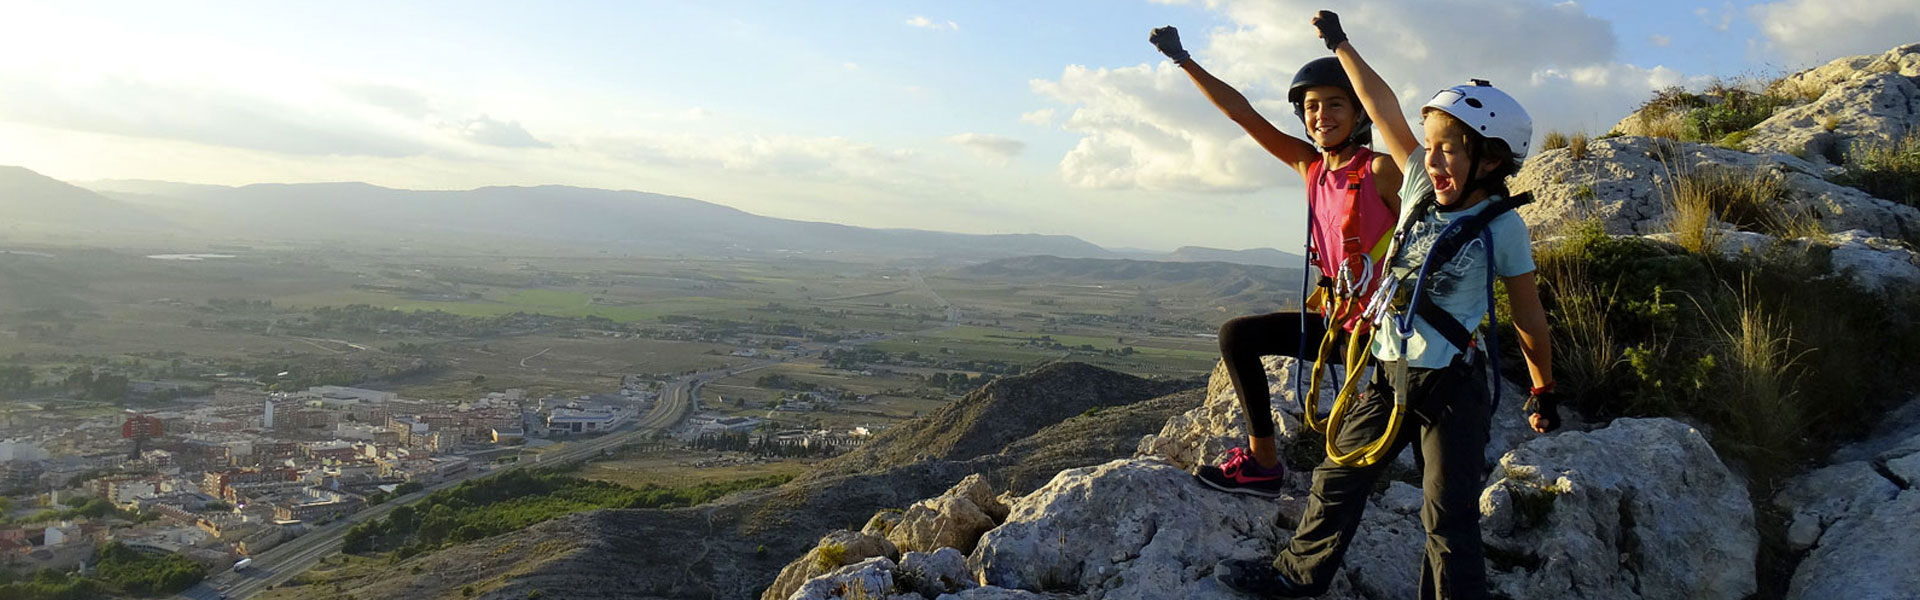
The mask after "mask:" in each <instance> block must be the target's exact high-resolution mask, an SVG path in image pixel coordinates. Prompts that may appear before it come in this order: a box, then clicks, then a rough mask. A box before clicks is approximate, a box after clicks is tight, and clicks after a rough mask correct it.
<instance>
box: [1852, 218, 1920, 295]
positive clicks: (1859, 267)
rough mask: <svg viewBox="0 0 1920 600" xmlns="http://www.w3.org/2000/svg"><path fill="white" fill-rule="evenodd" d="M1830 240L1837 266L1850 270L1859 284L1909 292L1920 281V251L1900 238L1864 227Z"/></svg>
mask: <svg viewBox="0 0 1920 600" xmlns="http://www.w3.org/2000/svg"><path fill="white" fill-rule="evenodd" d="M1830 242H1831V243H1832V244H1833V268H1834V270H1835V271H1839V272H1842V273H1846V274H1847V276H1848V277H1849V278H1851V279H1852V281H1853V283H1854V285H1855V286H1856V287H1859V288H1861V289H1865V290H1869V291H1874V292H1889V291H1896V292H1895V293H1909V292H1910V291H1911V290H1912V289H1913V286H1915V285H1920V254H1916V253H1915V252H1914V251H1912V250H1908V249H1907V248H1906V246H1903V245H1901V244H1900V243H1899V242H1896V241H1894V240H1889V239H1886V238H1880V237H1873V236H1872V235H1869V234H1868V233H1867V232H1865V231H1860V230H1853V231H1845V232H1841V233H1838V234H1835V235H1833V236H1831V240H1830Z"/></svg>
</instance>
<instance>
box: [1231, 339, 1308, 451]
mask: <svg viewBox="0 0 1920 600" xmlns="http://www.w3.org/2000/svg"><path fill="white" fill-rule="evenodd" d="M1302 319H1305V321H1306V333H1305V335H1304V336H1303V335H1302V334H1301V320H1302ZM1326 334H1327V326H1326V320H1325V319H1323V318H1321V317H1320V315H1302V314H1300V313H1294V312H1282V313H1271V314H1265V315H1254V316H1251V317H1239V318H1236V319H1233V320H1231V321H1227V323H1226V324H1225V325H1221V326H1220V357H1221V358H1223V359H1225V362H1226V363H1227V377H1229V378H1231V379H1232V380H1233V392H1234V394H1236V395H1238V396H1240V408H1241V409H1242V411H1244V412H1245V413H1246V414H1247V429H1248V430H1249V432H1250V433H1252V434H1253V436H1254V437H1273V413H1272V410H1273V395H1272V394H1271V393H1269V392H1268V391H1267V370H1266V367H1264V366H1262V365H1261V364H1260V357H1262V356H1291V357H1294V358H1298V359H1302V360H1307V361H1311V360H1313V356H1314V353H1315V352H1318V351H1319V349H1320V338H1321V336H1324V335H1326ZM1303 338H1304V340H1305V341H1306V344H1305V345H1304V346H1303V345H1302V344H1301V341H1302V339H1303ZM1303 349H1304V350H1305V351H1304V352H1302V350H1303Z"/></svg>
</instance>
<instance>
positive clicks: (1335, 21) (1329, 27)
mask: <svg viewBox="0 0 1920 600" xmlns="http://www.w3.org/2000/svg"><path fill="white" fill-rule="evenodd" d="M1313 28H1314V29H1318V30H1320V39H1323V40H1326V41H1327V49H1328V50H1333V49H1336V48H1339V47H1340V42H1344V41H1347V32H1346V31H1343V30H1341V29H1340V15H1336V14H1333V11H1330V10H1323V11H1320V13H1319V14H1316V15H1314V16H1313Z"/></svg>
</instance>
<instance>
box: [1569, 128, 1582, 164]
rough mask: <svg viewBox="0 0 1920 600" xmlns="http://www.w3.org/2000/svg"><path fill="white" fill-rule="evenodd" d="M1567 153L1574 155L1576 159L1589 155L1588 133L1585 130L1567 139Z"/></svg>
mask: <svg viewBox="0 0 1920 600" xmlns="http://www.w3.org/2000/svg"><path fill="white" fill-rule="evenodd" d="M1567 153H1568V154H1570V155H1572V156H1573V159H1574V160H1580V159H1583V158H1586V157H1587V134H1586V133H1585V132H1582V133H1576V134H1573V138H1571V139H1569V140H1567Z"/></svg>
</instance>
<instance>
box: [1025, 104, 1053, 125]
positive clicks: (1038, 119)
mask: <svg viewBox="0 0 1920 600" xmlns="http://www.w3.org/2000/svg"><path fill="white" fill-rule="evenodd" d="M1020 122H1021V123H1026V124H1028V125H1034V126H1038V127H1046V126H1048V125H1052V124H1053V109H1051V108H1042V109H1040V110H1036V111H1033V112H1029V113H1024V114H1022V115H1020Z"/></svg>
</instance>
